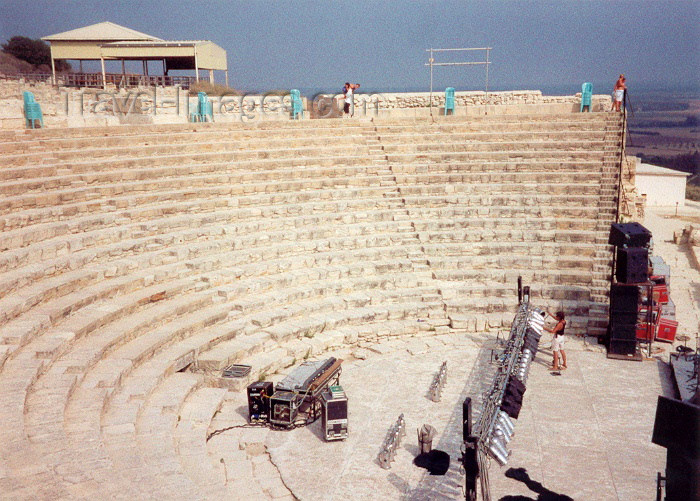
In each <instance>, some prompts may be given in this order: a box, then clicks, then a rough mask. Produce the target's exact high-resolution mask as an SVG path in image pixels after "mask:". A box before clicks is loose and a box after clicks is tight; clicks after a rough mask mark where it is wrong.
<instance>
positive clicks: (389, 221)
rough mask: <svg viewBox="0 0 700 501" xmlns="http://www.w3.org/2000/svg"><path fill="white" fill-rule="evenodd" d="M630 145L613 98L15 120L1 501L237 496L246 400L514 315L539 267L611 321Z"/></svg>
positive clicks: (0, 354)
mask: <svg viewBox="0 0 700 501" xmlns="http://www.w3.org/2000/svg"><path fill="white" fill-rule="evenodd" d="M622 137H623V135H622V122H621V118H620V116H619V115H616V114H611V113H581V114H578V113H576V114H574V113H538V114H508V115H506V114H503V115H498V114H490V115H488V116H479V117H446V118H445V117H440V118H438V119H436V120H435V121H433V122H430V121H428V120H425V119H422V120H417V119H402V120H399V119H393V120H392V119H389V118H387V119H376V120H370V119H363V120H306V121H301V122H261V123H257V124H237V123H227V124H224V123H214V124H171V125H158V126H155V125H143V126H138V125H135V126H128V127H103V128H100V127H93V128H76V129H65V128H63V129H61V128H56V129H52V128H47V129H43V130H36V131H12V132H8V131H5V132H0V151H1V152H2V156H3V161H2V169H0V190H1V192H2V198H1V199H0V212H1V216H0V227H1V228H2V235H1V237H0V251H1V252H0V303H1V305H2V306H1V307H0V423H2V426H1V427H0V497H2V498H5V499H8V498H12V499H78V498H83V499H88V498H89V499H112V498H129V499H165V498H173V497H174V498H178V499H185V498H190V499H198V498H210V499H214V498H217V497H219V496H220V495H223V494H222V493H225V492H226V491H225V489H224V487H225V486H224V485H223V484H224V479H223V478H221V477H220V476H213V475H211V474H208V473H207V472H208V471H211V470H212V469H213V468H214V467H216V466H217V465H209V466H206V463H207V462H214V461H215V460H214V459H210V458H209V456H208V454H207V442H206V430H207V427H208V423H209V422H210V421H211V420H212V418H213V417H214V415H215V414H216V413H217V411H218V409H219V407H220V406H221V403H222V401H223V400H224V399H225V398H226V394H227V392H230V391H240V390H241V389H242V388H243V387H244V386H245V384H247V383H248V382H250V381H254V380H258V379H259V378H262V377H266V376H269V375H271V374H274V373H275V372H276V371H279V370H283V369H285V368H287V367H290V366H291V365H293V364H294V363H297V362H298V361H300V360H302V359H304V358H308V357H310V356H313V357H316V356H321V355H323V354H324V353H325V352H326V351H327V350H329V349H333V348H337V347H340V346H353V345H358V346H369V345H372V344H373V343H376V342H378V341H379V340H381V339H382V338H385V337H402V338H405V337H411V336H434V335H444V334H451V333H460V332H467V331H468V332H475V333H481V332H485V331H488V330H491V331H493V330H494V329H498V328H501V327H507V326H508V324H509V322H510V321H511V319H512V317H513V313H514V312H515V308H516V305H517V294H516V280H517V277H518V276H522V277H523V281H524V283H525V284H526V285H530V286H532V290H533V299H535V300H536V301H537V303H538V304H541V305H543V306H546V307H549V308H563V309H564V310H566V311H567V312H568V314H569V316H570V319H571V322H570V326H571V327H570V331H571V332H572V333H578V334H583V333H587V334H592V335H596V334H599V333H601V332H602V331H603V330H604V328H605V326H606V316H607V304H606V302H607V283H608V278H609V275H610V271H611V262H610V260H611V252H610V248H609V247H608V246H607V234H608V229H609V225H610V223H611V222H613V221H614V219H615V216H616V210H617V202H616V200H617V199H616V193H617V182H618V166H619V164H620V155H621V150H622V140H623V139H622ZM232 363H241V364H247V365H250V366H252V372H251V374H250V376H249V378H248V379H246V380H245V381H237V384H235V385H231V384H229V381H228V380H224V378H222V377H221V369H222V368H224V367H225V366H227V365H229V364H232ZM195 421H196V422H195ZM183 444H186V445H187V447H186V448H185V447H184V446H183ZM195 466H196V467H195ZM163 478H167V482H166V481H164V480H162V479H163Z"/></svg>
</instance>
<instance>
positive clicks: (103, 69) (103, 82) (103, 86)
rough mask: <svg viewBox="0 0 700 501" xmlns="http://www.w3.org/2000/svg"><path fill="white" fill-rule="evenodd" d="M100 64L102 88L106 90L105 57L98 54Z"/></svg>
mask: <svg viewBox="0 0 700 501" xmlns="http://www.w3.org/2000/svg"><path fill="white" fill-rule="evenodd" d="M100 64H101V65H102V88H103V89H105V90H107V73H106V72H105V58H104V57H102V54H100Z"/></svg>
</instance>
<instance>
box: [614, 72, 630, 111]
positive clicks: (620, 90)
mask: <svg viewBox="0 0 700 501" xmlns="http://www.w3.org/2000/svg"><path fill="white" fill-rule="evenodd" d="M625 82H626V80H625V75H624V74H622V75H620V77H619V78H618V79H617V82H615V87H613V107H612V109H613V110H615V111H620V105H621V104H622V100H623V99H624V97H625V91H626V90H627V85H626V84H625Z"/></svg>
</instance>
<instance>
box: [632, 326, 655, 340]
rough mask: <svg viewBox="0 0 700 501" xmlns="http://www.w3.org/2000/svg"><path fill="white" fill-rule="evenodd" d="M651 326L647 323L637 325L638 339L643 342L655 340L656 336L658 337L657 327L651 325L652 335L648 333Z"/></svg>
mask: <svg viewBox="0 0 700 501" xmlns="http://www.w3.org/2000/svg"><path fill="white" fill-rule="evenodd" d="M648 326H649V324H648V323H646V322H639V323H637V329H636V331H637V339H641V340H643V341H651V340H653V339H654V336H655V335H656V325H654V324H651V333H649V332H648V331H647V329H648Z"/></svg>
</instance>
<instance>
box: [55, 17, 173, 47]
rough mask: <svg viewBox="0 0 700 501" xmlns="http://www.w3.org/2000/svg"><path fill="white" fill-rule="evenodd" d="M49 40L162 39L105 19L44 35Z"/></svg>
mask: <svg viewBox="0 0 700 501" xmlns="http://www.w3.org/2000/svg"><path fill="white" fill-rule="evenodd" d="M41 39H42V40H45V41H47V42H56V41H59V40H60V41H79V40H80V41H103V42H104V41H108V40H161V39H160V38H158V37H154V36H151V35H147V34H145V33H141V32H140V31H136V30H132V29H131V28H126V27H124V26H120V25H118V24H114V23H110V22H109V21H105V22H103V23H97V24H91V25H90V26H85V27H83V28H77V29H75V30H70V31H64V32H63V33H56V34H55V35H49V36H46V37H42V38H41Z"/></svg>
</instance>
